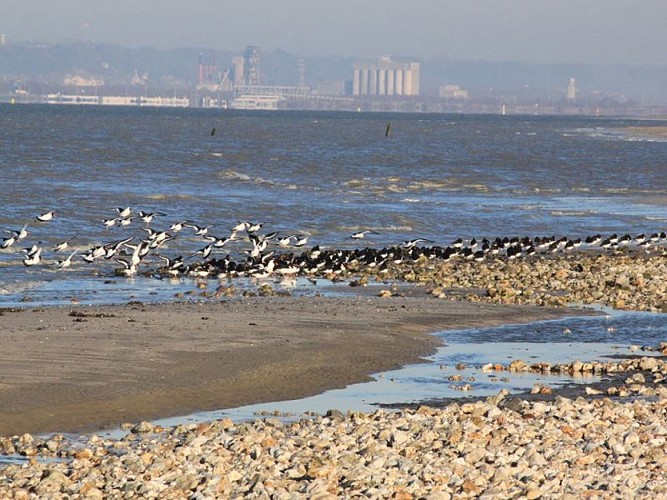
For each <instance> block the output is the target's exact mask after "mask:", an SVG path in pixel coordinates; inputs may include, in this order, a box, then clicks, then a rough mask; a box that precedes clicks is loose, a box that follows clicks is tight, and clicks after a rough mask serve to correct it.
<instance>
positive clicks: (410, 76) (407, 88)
mask: <svg viewBox="0 0 667 500" xmlns="http://www.w3.org/2000/svg"><path fill="white" fill-rule="evenodd" d="M352 95H354V96H417V95H419V63H417V62H410V63H397V62H394V61H392V60H391V59H390V58H389V57H382V58H381V59H379V60H378V61H374V62H371V63H356V64H355V65H354V76H353V79H352Z"/></svg>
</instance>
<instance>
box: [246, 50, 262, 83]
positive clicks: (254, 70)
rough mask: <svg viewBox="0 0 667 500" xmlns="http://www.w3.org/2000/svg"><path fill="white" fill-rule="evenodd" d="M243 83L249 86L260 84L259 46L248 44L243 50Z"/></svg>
mask: <svg viewBox="0 0 667 500" xmlns="http://www.w3.org/2000/svg"><path fill="white" fill-rule="evenodd" d="M243 83H244V84H245V85H247V86H248V87H255V86H257V85H260V79H259V47H258V46H257V45H247V46H246V48H245V51H244V52H243Z"/></svg>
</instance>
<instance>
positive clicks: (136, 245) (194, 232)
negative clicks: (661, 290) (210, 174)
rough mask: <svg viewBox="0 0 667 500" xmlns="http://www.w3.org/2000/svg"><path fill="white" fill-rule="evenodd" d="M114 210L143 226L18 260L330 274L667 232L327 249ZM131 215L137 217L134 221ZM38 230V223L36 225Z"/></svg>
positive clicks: (601, 244) (117, 268)
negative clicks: (161, 224)
mask: <svg viewBox="0 0 667 500" xmlns="http://www.w3.org/2000/svg"><path fill="white" fill-rule="evenodd" d="M114 212H115V215H114V216H113V217H109V218H104V219H101V220H100V227H101V228H102V227H103V228H105V230H111V229H112V228H122V229H123V230H124V231H127V230H128V229H126V228H134V227H137V225H138V226H139V229H138V231H141V233H138V235H137V233H135V234H134V235H127V236H126V237H123V238H120V239H114V240H112V241H108V242H105V243H96V244H89V245H87V246H85V247H83V246H81V245H77V246H75V245H74V242H75V241H76V239H77V236H74V237H72V238H70V239H68V240H63V241H60V242H58V243H55V244H53V245H52V246H51V247H50V248H49V250H50V252H51V253H52V254H53V256H54V258H53V259H51V260H48V261H47V260H45V258H44V254H45V250H44V248H45V246H46V245H43V244H42V243H41V242H38V243H35V244H33V245H32V246H30V247H23V248H21V249H20V252H22V253H23V254H24V255H23V258H22V261H23V264H24V265H25V266H28V267H33V266H39V265H42V266H51V267H54V268H55V269H60V270H65V269H68V268H71V267H72V266H74V265H75V264H77V265H82V264H95V263H101V262H113V263H115V264H114V268H113V272H114V273H115V274H116V275H121V276H135V275H137V274H142V275H147V276H170V277H180V276H190V277H195V278H208V277H217V278H223V277H242V276H245V277H254V278H269V277H272V276H274V277H286V276H297V275H301V276H307V277H327V278H333V279H335V278H336V277H337V276H340V275H341V274H343V273H344V272H345V271H346V270H349V269H356V270H359V269H364V268H366V269H375V270H377V271H379V272H381V271H382V270H385V269H387V268H388V266H391V265H398V264H401V263H405V262H410V261H417V260H419V259H420V258H423V257H426V258H428V259H440V260H442V261H447V260H450V259H455V258H458V259H465V260H474V261H482V260H485V259H487V258H489V257H493V256H497V257H504V258H507V259H510V260H511V259H517V258H521V257H530V256H532V255H536V254H550V253H561V252H570V251H573V250H575V249H579V248H583V249H589V250H598V251H605V250H613V249H616V248H622V247H632V248H636V249H646V250H648V249H649V248H651V247H658V248H662V249H664V248H665V246H666V244H667V235H666V234H665V232H664V231H663V232H656V233H653V234H650V235H645V234H643V233H642V234H637V235H635V236H631V235H629V234H626V235H622V236H619V235H616V234H614V235H611V236H609V237H606V238H604V237H603V236H602V235H599V234H597V235H594V236H589V237H587V238H585V239H583V240H582V239H569V238H566V237H562V238H556V237H555V236H550V237H536V238H529V237H524V238H495V239H492V240H490V239H486V238H484V239H482V240H480V241H477V240H476V239H474V238H473V239H471V240H465V241H464V240H462V239H457V240H456V241H453V242H452V243H451V244H449V245H448V246H444V247H443V246H437V245H431V244H432V243H434V241H432V240H429V239H426V238H416V239H413V240H409V241H405V242H403V243H401V244H398V245H395V246H388V247H384V248H372V247H366V248H363V249H352V250H344V249H326V250H325V249H323V248H320V247H319V246H312V247H307V246H306V245H307V243H308V236H307V235H303V234H279V233H278V232H277V231H272V232H268V233H267V232H262V230H263V226H264V224H263V223H261V222H250V221H239V222H238V223H237V224H235V225H234V226H233V227H232V228H230V229H229V232H228V233H227V234H226V236H224V237H220V236H215V235H214V234H213V232H214V229H213V228H214V227H215V226H213V225H208V226H202V225H198V224H196V223H194V222H192V221H189V220H180V221H176V222H173V223H171V224H170V225H169V226H168V227H166V228H164V229H154V228H153V227H151V224H152V223H154V222H155V221H157V220H159V219H161V218H162V217H165V214H164V213H161V212H143V211H136V212H135V211H134V210H133V209H132V208H130V207H120V208H116V209H115V210H114ZM55 218H56V212H55V211H48V212H46V213H43V214H40V215H38V216H36V217H35V218H34V219H33V220H31V221H30V222H28V223H26V224H25V225H23V227H21V228H20V229H17V230H6V231H5V234H7V235H8V236H6V237H3V238H2V239H1V240H0V252H2V251H4V252H6V253H10V252H12V251H15V248H16V247H18V246H19V245H21V244H23V245H25V243H26V242H27V241H28V237H29V235H30V233H31V231H33V227H34V226H33V227H31V224H33V225H36V226H45V225H48V224H49V223H51V221H53V220H54V219H55ZM136 221H140V222H139V224H137V223H136ZM40 231H41V229H40V230H37V228H35V232H36V233H39V232H40ZM374 234H378V233H377V232H376V231H374V230H372V229H366V230H363V231H358V232H355V233H352V234H350V235H349V236H348V237H347V238H348V239H349V240H355V241H359V240H363V239H364V238H366V237H370V235H374ZM176 238H179V239H182V240H188V241H195V242H198V246H199V248H197V249H196V250H194V251H192V252H190V253H188V254H186V255H185V256H184V255H178V256H176V257H168V256H166V255H164V253H165V252H164V251H165V250H167V249H169V242H171V241H172V240H174V239H176ZM51 239H53V238H51ZM15 245H16V247H15ZM72 247H74V249H73V250H72ZM179 248H182V245H181V246H180V247H179ZM49 250H47V252H48V251H49ZM14 253H15V252H14ZM77 254H80V259H76V260H75V257H76V255H77ZM220 254H224V256H221V255H220ZM60 256H62V257H60ZM150 264H153V265H150ZM156 264H157V265H156ZM140 270H141V272H140Z"/></svg>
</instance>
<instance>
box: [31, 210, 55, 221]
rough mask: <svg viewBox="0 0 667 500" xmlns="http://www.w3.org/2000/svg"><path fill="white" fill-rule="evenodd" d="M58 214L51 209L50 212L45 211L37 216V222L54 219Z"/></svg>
mask: <svg viewBox="0 0 667 500" xmlns="http://www.w3.org/2000/svg"><path fill="white" fill-rule="evenodd" d="M55 216H56V213H55V212H54V211H53V210H51V211H49V212H46V213H43V214H42V215H38V216H37V217H35V221H36V222H48V221H50V220H51V219H53V218H54V217H55Z"/></svg>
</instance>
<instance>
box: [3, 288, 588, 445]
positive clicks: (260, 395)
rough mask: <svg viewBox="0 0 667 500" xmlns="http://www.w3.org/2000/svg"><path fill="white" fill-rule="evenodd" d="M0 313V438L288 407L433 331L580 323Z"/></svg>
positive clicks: (181, 307) (311, 306) (297, 313)
mask: <svg viewBox="0 0 667 500" xmlns="http://www.w3.org/2000/svg"><path fill="white" fill-rule="evenodd" d="M407 295H410V294H409V293H408V294H407ZM0 312H1V314H2V326H0V336H2V339H3V347H4V346H6V348H4V349H3V352H2V353H0V364H1V365H2V366H3V372H2V374H1V376H0V435H11V434H22V433H26V432H27V433H49V432H92V431H95V430H100V429H108V428H112V427H115V426H118V425H120V424H123V423H126V422H138V421H141V420H151V419H156V418H165V417H171V416H178V415H187V414H190V413H193V412H197V411H206V410H219V409H226V408H234V407H239V406H245V405H248V404H255V403H262V402H272V401H279V400H287V399H299V398H303V397H307V396H311V395H315V394H318V393H321V392H324V391H326V390H329V389H336V388H342V387H345V386H347V385H349V384H352V383H357V382H363V381H365V380H369V378H370V376H371V375H372V374H374V373H377V372H381V371H386V370H390V369H394V368H398V367H400V366H403V365H405V364H410V363H415V362H419V361H420V359H421V358H423V357H424V356H426V355H429V354H431V353H433V352H434V351H435V349H436V348H437V346H438V344H439V340H438V339H437V337H435V336H434V335H432V333H435V332H437V331H441V330H446V329H458V328H471V327H484V326H496V325H500V324H506V323H522V322H530V321H537V320H546V319H556V318H562V317H565V316H572V315H580V314H586V313H587V312H582V311H581V310H576V309H564V308H559V309H555V308H554V309H552V308H544V307H533V306H506V305H493V304H480V303H471V302H456V301H442V300H437V299H435V298H432V297H427V296H423V295H422V296H406V297H396V296H395V297H391V298H378V297H369V296H361V295H358V296H353V297H341V298H324V297H248V298H243V299H238V300H231V301H223V302H205V303H175V304H152V305H146V304H136V303H131V304H128V305H125V306H100V307H86V306H75V307H59V308H37V309H20V310H18V309H2V310H0Z"/></svg>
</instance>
